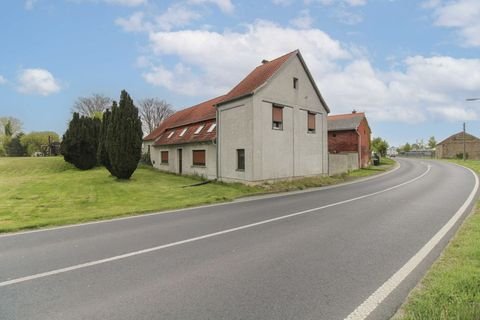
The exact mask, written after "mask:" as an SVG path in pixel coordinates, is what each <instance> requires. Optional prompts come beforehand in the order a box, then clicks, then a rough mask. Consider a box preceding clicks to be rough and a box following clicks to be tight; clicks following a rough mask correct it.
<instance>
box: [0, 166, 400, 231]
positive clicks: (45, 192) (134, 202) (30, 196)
mask: <svg viewBox="0 0 480 320" xmlns="http://www.w3.org/2000/svg"><path fill="white" fill-rule="evenodd" d="M390 167H391V165H389V164H386V165H384V166H381V167H380V168H375V169H362V170H357V171H354V172H351V173H350V174H348V175H342V176H336V177H317V178H306V179H300V180H294V181H288V182H278V183H273V184H264V185H261V186H257V187H249V186H245V185H242V184H225V183H209V184H205V185H201V186H196V187H187V186H189V185H192V184H195V183H198V182H199V180H198V179H196V178H193V177H185V176H177V175H173V174H168V173H162V172H159V171H157V170H155V169H153V168H151V167H147V166H141V167H139V169H137V171H135V173H134V175H133V176H132V179H131V180H129V181H119V180H117V179H115V178H114V177H112V176H110V174H109V173H108V171H107V170H106V169H104V168H95V169H92V170H88V171H80V170H77V169H76V168H74V167H73V166H71V165H70V164H68V163H66V162H64V161H63V159H62V158H60V157H57V158H0V232H7V231H17V230H22V229H33V228H41V227H47V226H58V225H65V224H72V223H79V222H85V221H92V220H99V219H107V218H112V217H118V216H124V215H131V214H138V213H144V212H155V211H164V210H169V209H177V208H185V207H191V206H197V205H201V204H210V203H216V202H224V201H230V200H233V199H236V198H238V197H242V196H246V195H253V194H260V193H268V192H280V191H289V190H300V189H305V188H309V187H318V186H323V185H330V184H335V183H340V182H343V181H346V180H351V179H354V178H358V177H363V176H367V175H372V174H376V173H379V172H381V171H385V170H386V169H388V168H390Z"/></svg>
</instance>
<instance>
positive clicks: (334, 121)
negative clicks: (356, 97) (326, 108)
mask: <svg viewBox="0 0 480 320" xmlns="http://www.w3.org/2000/svg"><path fill="white" fill-rule="evenodd" d="M370 135H371V130H370V126H369V125H368V121H367V118H366V117H365V113H363V112H356V111H353V112H352V113H348V114H339V115H334V116H328V152H329V153H352V152H356V153H358V163H359V167H361V168H365V167H368V166H369V165H370V157H371V153H372V152H371V148H370V139H371V137H370Z"/></svg>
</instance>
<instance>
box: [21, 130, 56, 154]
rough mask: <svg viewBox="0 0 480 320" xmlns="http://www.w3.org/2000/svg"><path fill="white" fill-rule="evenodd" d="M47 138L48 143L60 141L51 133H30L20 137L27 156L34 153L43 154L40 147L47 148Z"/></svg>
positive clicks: (54, 133)
mask: <svg viewBox="0 0 480 320" xmlns="http://www.w3.org/2000/svg"><path fill="white" fill-rule="evenodd" d="M48 137H50V142H58V141H60V137H59V136H58V134H57V133H56V132H53V131H39V132H35V131H34V132H30V133H29V134H26V135H24V136H23V137H22V139H21V142H22V145H23V146H24V148H25V149H26V152H27V154H28V155H29V156H31V155H32V154H34V153H35V152H43V151H44V150H43V149H42V146H44V147H45V146H48V143H49V141H48Z"/></svg>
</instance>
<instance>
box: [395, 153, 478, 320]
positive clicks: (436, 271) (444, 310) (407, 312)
mask: <svg viewBox="0 0 480 320" xmlns="http://www.w3.org/2000/svg"><path fill="white" fill-rule="evenodd" d="M452 162H455V163H458V164H463V165H465V166H467V167H469V168H472V169H473V170H475V171H476V172H480V161H473V160H468V161H466V162H463V161H461V160H460V161H452ZM398 318H399V319H404V320H414V319H415V320H416V319H439V320H447V319H458V320H478V319H480V202H479V203H477V207H476V209H475V211H474V213H473V215H471V216H470V217H468V218H467V219H466V221H465V222H464V224H463V225H462V227H461V228H460V230H459V231H458V233H457V235H456V236H455V238H454V239H453V240H452V241H451V243H450V244H449V245H448V246H447V248H446V250H445V252H444V253H443V254H442V256H441V257H440V259H439V260H438V261H437V262H435V264H434V265H433V266H432V268H431V269H430V271H429V272H428V273H427V275H426V276H425V278H424V279H423V280H422V282H421V283H420V285H419V286H418V288H417V289H415V290H414V291H413V292H412V294H411V295H410V297H409V298H408V300H407V303H406V304H405V305H404V306H403V307H402V309H401V311H400V312H399V317H398Z"/></svg>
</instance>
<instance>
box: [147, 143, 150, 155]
mask: <svg viewBox="0 0 480 320" xmlns="http://www.w3.org/2000/svg"><path fill="white" fill-rule="evenodd" d="M147 149H148V150H147V153H148V154H150V145H148V146H147Z"/></svg>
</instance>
